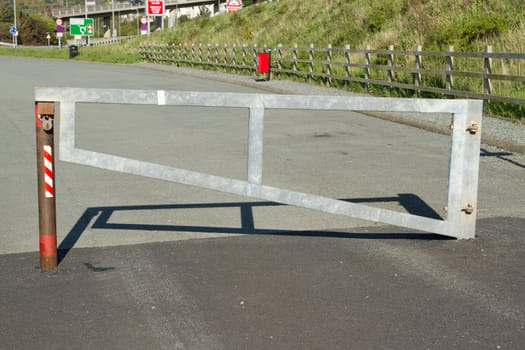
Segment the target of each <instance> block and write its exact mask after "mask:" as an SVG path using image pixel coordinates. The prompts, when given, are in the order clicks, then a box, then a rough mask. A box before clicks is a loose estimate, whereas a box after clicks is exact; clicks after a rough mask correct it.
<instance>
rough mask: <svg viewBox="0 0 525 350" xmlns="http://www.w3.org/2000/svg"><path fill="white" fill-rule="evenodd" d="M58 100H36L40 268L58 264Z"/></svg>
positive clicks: (53, 266)
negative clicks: (56, 189)
mask: <svg viewBox="0 0 525 350" xmlns="http://www.w3.org/2000/svg"><path fill="white" fill-rule="evenodd" d="M54 118H55V103H54V102H36V103H35V123H36V156H37V177H38V222H39V225H38V228H39V240H40V269H42V270H50V269H54V268H56V267H57V263H58V261H57V233H56V202H55V176H54V169H55V162H54V148H55V147H54V146H55V145H54Z"/></svg>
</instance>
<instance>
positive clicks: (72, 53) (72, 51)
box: [69, 45, 78, 58]
mask: <svg viewBox="0 0 525 350" xmlns="http://www.w3.org/2000/svg"><path fill="white" fill-rule="evenodd" d="M77 55H78V46H77V45H69V58H73V57H75V56H77Z"/></svg>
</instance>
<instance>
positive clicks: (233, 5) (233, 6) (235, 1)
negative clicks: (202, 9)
mask: <svg viewBox="0 0 525 350" xmlns="http://www.w3.org/2000/svg"><path fill="white" fill-rule="evenodd" d="M240 9H242V0H228V2H227V3H226V10H227V11H228V12H232V11H237V10H240Z"/></svg>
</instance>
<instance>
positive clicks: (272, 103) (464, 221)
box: [35, 87, 482, 239]
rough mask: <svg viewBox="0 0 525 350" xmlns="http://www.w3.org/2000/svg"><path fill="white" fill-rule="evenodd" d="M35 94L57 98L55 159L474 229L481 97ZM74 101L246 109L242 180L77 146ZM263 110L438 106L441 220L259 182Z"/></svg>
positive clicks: (464, 234)
mask: <svg viewBox="0 0 525 350" xmlns="http://www.w3.org/2000/svg"><path fill="white" fill-rule="evenodd" d="M35 100H36V101H37V103H38V101H48V102H50V101H51V102H58V103H59V113H58V117H59V118H60V119H59V130H58V136H59V138H58V141H59V146H60V148H59V159H60V160H63V161H67V162H72V163H77V164H82V165H89V166H93V167H97V168H102V169H107V170H113V171H117V172H122V173H128V174H134V175H141V176H146V177H150V178H155V179H161V180H166V181H172V182H176V183H181V184H185V185H191V186H198V187H202V188H206V189H211V190H218V191H222V192H228V193H233V194H237V195H243V196H248V197H253V198H258V199H263V200H268V201H274V202H279V203H284V204H289V205H295V206H299V207H304V208H309V209H315V210H320V211H323V212H327V213H333V214H339V215H345V216H350V217H355V218H359V219H364V220H369V221H374V222H381V223H386V224H391V225H395V226H400V227H406V228H411V229H416V230H421V231H427V232H433V233H438V234H442V235H446V236H450V237H455V238H460V239H468V238H473V237H474V236H475V222H476V213H477V190H478V171H479V157H480V140H481V122H482V120H481V118H482V117H481V115H482V101H475V100H431V99H401V98H383V97H361V96H359V97H341V96H300V95H276V94H243V93H223V92H221V93H210V92H185V91H164V90H116V89H84V88H62V87H61V88H53V87H38V88H35ZM76 103H110V104H138V105H157V106H163V105H169V106H200V107H232V108H237V107H241V108H247V109H248V110H249V123H248V156H247V176H246V180H236V179H231V178H226V177H221V176H215V175H210V174H205V173H201V172H196V171H190V170H185V169H179V168H176V167H170V166H165V165H160V164H155V163H151V162H145V161H140V160H136V159H130V158H125V157H120V156H116V155H111V154H106V153H101V152H94V151H89V150H85V149H80V148H77V147H76V146H75V107H76ZM266 109H295V110H301V109H303V110H341V111H356V112H360V111H381V112H429V113H430V112H432V113H435V112H440V113H450V114H451V115H452V116H453V125H452V127H453V131H452V140H451V147H450V159H449V163H450V166H449V174H448V196H447V202H448V203H447V208H448V210H447V215H446V219H444V220H441V219H434V218H428V217H422V216H417V215H412V214H407V213H402V212H397V211H392V210H387V209H380V208H375V207H370V206H366V205H362V204H357V203H350V202H346V201H342V200H337V199H333V198H327V197H323V196H319V195H313V194H308V193H302V192H296V191H290V190H287V189H282V188H276V187H272V186H267V185H264V184H263V178H262V173H263V172H262V170H263V130H264V115H265V110H266Z"/></svg>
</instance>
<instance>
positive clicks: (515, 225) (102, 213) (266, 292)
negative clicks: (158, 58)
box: [0, 56, 525, 349]
mask: <svg viewBox="0 0 525 350" xmlns="http://www.w3.org/2000/svg"><path fill="white" fill-rule="evenodd" d="M0 75H1V77H2V82H4V84H3V87H2V94H0V99H1V101H0V130H4V139H3V141H2V145H3V148H2V150H1V151H0V161H1V162H2V164H3V166H2V167H1V168H0V180H1V184H2V194H3V198H4V199H3V200H2V201H1V202H0V203H1V204H0V210H1V213H2V216H1V223H2V229H1V230H0V266H1V267H0V279H1V281H2V284H1V287H0V344H2V346H1V348H6V349H51V348H53V349H71V348H75V349H93V348H97V347H98V348H105V349H291V348H293V349H450V348H457V349H521V348H523V344H525V301H524V298H523V292H522V291H523V290H524V289H525V275H524V272H523V267H524V263H525V250H524V249H523V248H524V237H525V230H524V229H523V227H525V208H524V207H525V201H524V200H523V198H524V195H525V176H524V174H525V172H524V170H525V161H524V159H523V156H521V155H519V154H513V153H512V152H508V151H505V150H500V149H494V148H491V147H489V146H486V145H484V146H483V151H482V157H481V168H480V189H479V203H478V206H479V213H478V218H479V221H478V231H477V238H476V239H474V240H468V241H455V240H447V239H443V237H440V236H435V235H431V234H424V233H420V232H413V231H409V230H404V229H401V228H394V227H390V226H385V225H377V224H373V223H369V222H364V221H361V220H354V219H351V218H340V217H336V216H333V215H327V214H322V213H317V212H313V211H309V210H304V209H299V208H293V207H288V206H281V205H276V204H274V203H265V202H258V201H252V200H250V199H249V198H242V197H237V196H233V195H227V194H221V193H216V192H212V191H207V190H201V189H196V188H189V187H186V186H181V185H177V184H171V183H169V184H168V183H164V182H161V181H152V180H149V179H143V178H139V177H135V176H130V175H121V174H114V173H111V172H107V171H102V170H98V169H92V168H88V167H83V166H78V165H72V164H67V163H61V162H58V163H57V164H56V173H57V179H56V183H57V213H58V235H59V242H60V247H61V249H62V250H61V262H60V265H59V267H58V269H57V270H55V271H53V272H49V273H42V272H40V271H39V269H38V268H37V265H38V253H37V250H38V243H37V242H38V238H37V236H38V228H37V203H36V160H35V150H34V115H33V113H34V112H33V103H34V98H33V87H34V86H74V87H104V88H108V87H109V88H140V89H166V90H190V91H229V92H262V91H261V90H260V89H257V87H258V86H257V85H255V84H254V85H253V86H252V87H249V86H248V85H250V84H247V83H246V84H234V83H228V82H220V81H216V80H208V79H204V78H195V77H191V76H188V75H187V74H184V75H183V74H177V72H176V70H174V71H173V72H166V71H160V70H155V69H150V68H149V67H148V66H141V65H135V66H121V65H109V64H93V63H80V62H70V61H59V60H57V61H51V60H32V59H24V58H13V57H4V56H0ZM261 87H264V86H261ZM245 126H246V125H245V112H244V111H242V110H229V109H226V110H219V111H216V110H215V111H214V110H209V109H204V108H202V109H201V108H196V109H170V108H160V107H159V108H153V109H148V110H146V109H141V108H138V109H137V108H128V107H123V106H81V107H79V123H78V125H77V130H78V135H77V137H78V142H79V146H81V147H85V148H89V149H95V150H101V151H102V150H103V151H110V152H112V153H115V154H120V155H126V156H133V157H136V158H138V159H148V160H152V161H156V162H161V163H163V164H176V165H178V166H182V167H186V168H189V169H194V170H199V171H207V172H210V173H213V174H218V175H224V176H231V177H234V178H241V177H243V176H244V163H243V161H242V159H243V156H244V153H243V152H244V145H245V144H246V135H245V134H244V130H245ZM265 141H266V142H267V144H268V146H265V173H264V177H265V179H266V180H265V181H268V182H269V184H271V185H279V186H288V187H291V188H292V189H298V190H308V191H312V192H313V193H317V194H323V195H329V196H334V197H338V198H350V199H353V200H360V201H362V202H368V203H370V205H378V206H382V207H387V208H391V209H396V210H400V211H412V212H414V211H415V212H419V213H420V214H425V215H434V216H439V215H443V205H444V202H445V194H446V193H445V192H446V169H447V152H448V141H449V138H448V137H447V136H443V135H438V134H434V133H431V132H427V131H423V130H419V129H415V128H412V127H408V126H404V125H401V124H395V123H392V122H388V121H384V120H379V119H375V118H371V117H366V116H363V115H359V114H355V113H350V114H346V115H341V114H340V113H336V112H334V113H323V114H322V115H317V114H315V113H306V112H305V113H296V112H294V111H289V112H286V113H284V114H280V113H278V112H274V113H273V114H272V115H270V116H269V118H268V120H267V125H265Z"/></svg>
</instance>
